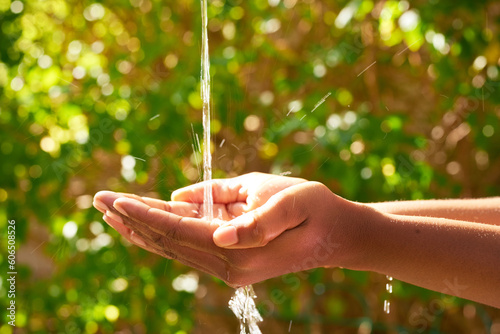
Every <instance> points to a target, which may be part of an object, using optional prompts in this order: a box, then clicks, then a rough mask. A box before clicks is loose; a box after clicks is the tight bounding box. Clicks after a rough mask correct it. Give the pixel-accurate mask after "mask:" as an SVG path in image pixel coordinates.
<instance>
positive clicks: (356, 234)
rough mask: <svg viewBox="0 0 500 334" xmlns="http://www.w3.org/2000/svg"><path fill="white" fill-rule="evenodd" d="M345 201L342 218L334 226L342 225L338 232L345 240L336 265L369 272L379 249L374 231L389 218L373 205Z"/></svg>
mask: <svg viewBox="0 0 500 334" xmlns="http://www.w3.org/2000/svg"><path fill="white" fill-rule="evenodd" d="M343 200H344V201H345V202H346V203H345V207H344V210H343V214H342V217H341V218H340V219H338V220H337V222H334V224H339V225H340V226H339V227H340V228H339V229H338V230H337V231H339V232H338V233H342V234H343V235H344V237H345V240H344V243H343V245H340V247H341V254H340V255H341V256H340V257H339V258H338V259H336V261H335V262H334V263H336V264H335V265H337V266H340V267H343V268H347V269H351V270H369V269H368V268H371V267H372V265H373V263H371V262H372V260H373V259H374V257H376V256H374V255H375V254H374V252H375V251H376V249H377V247H376V246H375V243H376V240H375V239H376V238H375V233H374V229H377V228H380V227H382V225H384V224H383V222H384V221H385V219H386V218H387V217H386V215H385V214H384V212H383V211H379V210H378V209H377V208H375V207H374V206H372V205H369V204H363V203H357V202H351V201H347V200H345V199H343ZM335 209H336V208H335V207H333V210H335ZM376 226H378V227H376ZM379 232H380V231H377V233H379Z"/></svg>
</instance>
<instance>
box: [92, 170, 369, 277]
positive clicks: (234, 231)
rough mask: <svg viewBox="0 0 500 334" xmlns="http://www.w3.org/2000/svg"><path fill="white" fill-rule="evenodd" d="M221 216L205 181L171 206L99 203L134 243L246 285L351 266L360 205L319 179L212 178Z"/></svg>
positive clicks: (108, 198) (112, 199)
mask: <svg viewBox="0 0 500 334" xmlns="http://www.w3.org/2000/svg"><path fill="white" fill-rule="evenodd" d="M209 182H212V185H213V198H214V215H215V216H216V217H217V218H216V219H214V221H212V222H210V221H208V220H206V219H204V218H203V217H202V215H201V214H200V212H203V210H202V206H203V183H199V184H196V185H192V186H189V187H186V188H183V189H180V190H177V191H175V192H174V193H173V194H172V200H173V201H171V202H164V201H160V200H155V199H150V198H141V197H139V196H135V195H128V194H115V193H111V192H99V193H98V194H97V195H96V197H95V201H94V205H95V206H96V208H98V209H99V210H101V211H103V212H105V218H104V219H105V221H106V222H108V223H109V224H110V225H111V226H112V227H114V228H115V229H116V230H117V231H118V232H119V233H121V234H122V235H123V236H124V237H125V238H127V239H128V240H129V241H131V242H133V243H135V244H137V245H139V246H141V247H143V248H145V249H147V250H149V251H152V252H155V253H157V254H160V255H162V256H164V257H167V258H171V259H177V260H179V261H180V262H183V263H184V264H186V265H188V266H191V267H194V268H197V269H200V270H202V271H205V272H207V273H209V274H212V275H214V276H216V277H218V278H220V279H222V280H224V281H225V282H226V283H228V284H229V285H231V286H242V285H247V284H251V283H255V282H259V281H262V280H265V279H267V278H271V277H275V276H279V275H283V274H286V273H290V272H295V271H301V270H307V269H311V268H314V267H320V266H346V265H345V263H348V261H349V259H350V258H352V257H353V254H354V252H353V249H354V247H353V245H354V242H353V241H354V240H356V239H358V238H357V237H356V236H357V235H359V229H358V228H356V226H357V224H355V222H357V221H359V220H360V219H359V216H360V214H358V213H360V212H362V211H363V210H360V209H361V205H360V204H356V203H353V202H350V201H347V200H345V199H343V198H341V197H338V196H336V195H334V194H333V193H332V192H331V191H330V190H329V189H328V188H327V187H326V186H324V185H322V184H321V183H318V182H309V181H306V180H303V179H297V178H291V177H282V176H276V175H269V174H261V173H251V174H246V175H243V176H240V177H236V178H233V179H224V180H213V181H209Z"/></svg>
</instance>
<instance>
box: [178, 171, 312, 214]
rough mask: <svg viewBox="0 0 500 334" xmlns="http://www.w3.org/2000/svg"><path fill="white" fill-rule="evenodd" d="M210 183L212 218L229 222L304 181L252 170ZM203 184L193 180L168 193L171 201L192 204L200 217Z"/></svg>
mask: <svg viewBox="0 0 500 334" xmlns="http://www.w3.org/2000/svg"><path fill="white" fill-rule="evenodd" d="M209 182H210V181H209ZM211 182H213V186H212V187H213V189H212V192H213V198H214V217H215V218H216V219H218V220H222V221H229V220H231V219H234V218H236V217H238V216H240V215H242V214H244V213H247V212H250V211H252V210H255V209H256V208H259V207H261V206H262V205H264V204H265V203H266V202H267V201H268V200H269V198H271V197H272V196H273V195H275V194H277V193H279V192H280V191H282V190H284V189H286V188H288V187H291V186H294V185H296V184H299V183H303V182H306V180H304V179H300V178H294V177H285V176H278V175H272V174H264V173H256V172H255V173H249V174H245V175H242V176H239V177H235V178H232V179H221V180H214V181H211ZM203 184H204V183H197V184H194V185H192V186H189V187H186V188H182V189H179V190H177V191H175V192H174V193H173V194H172V201H173V202H174V203H175V202H189V203H196V204H197V210H196V211H197V214H196V216H197V217H198V218H202V216H203V215H202V212H203V207H202V205H203V189H204V187H203ZM172 204H173V203H172Z"/></svg>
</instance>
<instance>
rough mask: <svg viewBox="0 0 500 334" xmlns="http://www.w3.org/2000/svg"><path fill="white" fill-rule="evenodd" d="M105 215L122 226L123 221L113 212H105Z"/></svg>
mask: <svg viewBox="0 0 500 334" xmlns="http://www.w3.org/2000/svg"><path fill="white" fill-rule="evenodd" d="M106 215H107V216H109V218H111V219H113V220H114V221H116V222H118V223H120V224H123V219H122V217H120V215H117V214H116V213H114V212H113V211H106Z"/></svg>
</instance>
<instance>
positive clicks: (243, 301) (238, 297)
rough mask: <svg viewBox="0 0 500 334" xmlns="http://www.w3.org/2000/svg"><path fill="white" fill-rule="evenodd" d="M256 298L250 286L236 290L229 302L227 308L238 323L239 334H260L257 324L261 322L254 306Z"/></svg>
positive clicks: (260, 317)
mask: <svg viewBox="0 0 500 334" xmlns="http://www.w3.org/2000/svg"><path fill="white" fill-rule="evenodd" d="M255 298H257V296H256V295H255V292H254V291H253V287H252V286H251V285H248V286H245V287H243V288H238V289H236V292H235V293H234V296H233V297H232V298H231V300H230V301H229V308H230V309H231V311H233V313H234V314H235V315H236V317H237V318H238V320H239V321H240V334H261V333H262V332H261V331H260V328H259V326H258V325H257V323H258V322H261V321H262V316H261V315H260V314H259V311H258V310H257V307H256V306H255V301H254V299H255Z"/></svg>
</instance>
